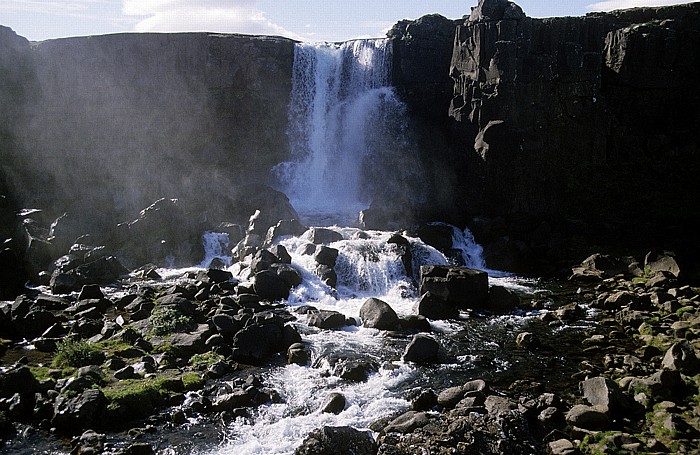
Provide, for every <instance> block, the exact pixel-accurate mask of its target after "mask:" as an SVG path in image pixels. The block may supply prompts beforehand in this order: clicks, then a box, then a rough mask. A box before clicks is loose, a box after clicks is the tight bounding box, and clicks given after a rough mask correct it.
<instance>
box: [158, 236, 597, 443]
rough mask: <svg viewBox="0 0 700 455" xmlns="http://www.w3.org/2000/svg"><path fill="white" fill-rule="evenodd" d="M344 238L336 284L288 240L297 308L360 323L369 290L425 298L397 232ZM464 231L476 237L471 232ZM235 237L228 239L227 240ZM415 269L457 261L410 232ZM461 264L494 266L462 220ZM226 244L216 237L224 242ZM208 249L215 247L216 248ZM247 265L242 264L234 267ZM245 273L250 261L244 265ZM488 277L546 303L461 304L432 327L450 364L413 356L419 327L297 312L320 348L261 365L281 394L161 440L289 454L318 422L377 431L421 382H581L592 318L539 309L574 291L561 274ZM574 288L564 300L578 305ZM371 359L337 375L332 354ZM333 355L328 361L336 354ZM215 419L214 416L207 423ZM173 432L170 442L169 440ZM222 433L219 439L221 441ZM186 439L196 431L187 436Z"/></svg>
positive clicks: (405, 310)
mask: <svg viewBox="0 0 700 455" xmlns="http://www.w3.org/2000/svg"><path fill="white" fill-rule="evenodd" d="M332 230H334V231H335V232H338V233H339V234H341V235H342V236H343V240H339V241H336V242H333V243H331V244H330V245H329V246H331V247H333V248H335V249H337V250H338V251H339V256H338V260H337V262H336V270H337V274H338V285H337V287H336V289H333V288H330V287H329V286H327V285H326V284H324V283H323V282H322V281H321V279H320V278H318V277H317V276H316V275H315V274H314V267H315V265H316V264H315V262H314V260H313V257H312V256H310V255H304V254H302V253H301V252H302V251H303V250H304V246H305V245H308V241H307V240H306V239H304V238H301V237H288V238H285V239H283V240H282V241H281V242H280V244H282V245H283V246H285V248H286V249H287V251H289V253H290V254H291V256H292V266H293V267H295V268H296V269H297V270H299V271H300V272H301V275H302V277H303V280H304V281H303V283H302V284H301V285H300V286H298V287H297V288H296V289H295V290H293V292H292V294H291V295H290V297H289V299H288V301H287V302H286V303H287V306H288V308H289V310H290V311H291V312H294V311H295V309H298V308H301V307H302V306H305V305H311V306H313V307H315V308H317V309H321V310H335V311H339V312H341V313H343V314H344V315H345V316H346V317H348V318H354V319H355V320H356V321H358V323H359V322H360V318H359V309H360V307H361V305H362V304H363V303H364V302H365V301H366V300H367V299H368V298H371V297H375V298H380V299H382V300H384V301H386V302H387V303H389V304H390V305H391V307H392V308H393V309H394V310H395V311H396V313H397V314H398V315H399V316H406V315H410V314H413V313H414V310H413V307H414V305H415V303H416V302H417V301H418V295H417V290H416V288H415V281H414V280H413V277H408V276H406V274H405V271H404V266H403V264H402V262H401V257H400V256H399V254H398V253H397V251H396V249H395V248H394V247H393V246H392V245H391V244H389V243H387V240H388V239H389V237H390V236H391V235H392V233H389V232H380V231H361V230H358V229H353V228H338V227H333V228H332ZM465 234H466V235H465ZM221 240H222V241H225V239H224V238H221ZM409 240H410V243H411V251H412V256H413V269H414V270H418V269H419V267H420V266H421V265H427V264H441V265H446V264H449V263H450V261H449V260H448V259H447V258H446V257H445V256H444V255H443V254H442V253H440V252H438V251H437V250H435V249H434V248H432V247H430V246H428V245H426V244H424V243H423V242H422V241H420V240H419V239H415V238H409ZM453 242H454V244H453V250H454V251H457V252H458V254H457V257H456V258H452V261H454V260H457V261H458V262H460V263H462V264H464V265H467V266H472V267H473V266H475V265H478V266H480V267H482V268H483V266H484V265H485V264H484V262H483V259H482V258H481V256H480V247H479V246H478V245H476V244H474V243H473V239H472V238H471V235H470V234H469V232H468V231H466V233H463V232H461V231H460V230H458V229H455V237H454V238H453ZM215 243H216V242H212V241H211V240H209V245H210V247H212V248H216V247H215ZM208 254H209V255H208V256H207V257H214V256H216V253H215V252H214V253H212V251H211V250H208ZM230 269H231V270H232V271H234V272H236V271H240V270H241V268H240V267H235V266H234V267H231V268H230ZM161 272H162V273H163V275H165V276H168V275H170V276H171V277H173V278H172V279H176V278H175V277H177V276H178V275H180V274H181V273H182V271H181V270H178V271H172V270H171V271H168V270H162V271H161ZM238 278H239V279H242V280H245V279H246V278H247V275H246V274H245V269H244V272H243V273H242V274H239V277H238ZM490 283H491V284H492V285H499V286H504V287H508V288H510V289H513V290H515V291H516V292H517V293H519V294H520V296H521V298H522V299H523V302H525V303H526V305H524V306H523V308H531V307H532V306H533V305H532V303H533V302H536V303H535V305H534V306H535V307H538V308H542V310H532V309H530V310H528V311H525V310H522V309H518V310H516V311H515V312H511V313H509V314H505V315H493V314H488V313H485V314H479V313H471V314H470V313H462V314H461V315H460V318H459V319H457V320H445V321H431V332H432V336H434V337H435V338H436V339H437V340H438V341H439V343H440V345H441V348H442V353H441V358H440V362H439V363H437V364H432V365H423V366H419V365H416V364H413V363H411V362H404V361H403V360H402V354H403V353H404V350H405V348H406V346H407V345H408V343H409V342H410V340H411V335H410V334H406V333H394V332H386V331H379V330H376V329H370V328H363V327H362V326H346V327H345V328H342V329H339V330H323V329H318V328H315V327H310V326H309V325H307V324H306V317H305V316H304V315H298V319H297V321H295V322H294V325H295V327H296V329H297V330H298V331H299V333H300V334H302V339H303V343H304V344H305V345H307V346H308V348H309V350H310V352H311V360H310V362H309V364H308V365H307V366H298V365H283V362H284V361H283V360H282V359H281V358H280V359H279V360H277V361H274V360H273V361H272V362H271V366H269V367H265V368H263V369H262V378H263V382H264V384H265V386H267V387H269V388H271V389H273V390H275V391H276V392H278V393H279V395H280V398H281V400H280V402H279V403H271V404H266V405H263V406H261V407H259V408H258V409H256V410H254V411H253V412H252V414H251V415H250V416H247V417H240V418H237V419H235V420H233V421H230V422H225V423H221V424H220V426H218V427H217V428H216V429H214V430H213V429H212V428H211V427H209V428H207V429H204V428H202V424H201V423H198V422H197V421H195V420H191V421H190V422H189V423H188V424H186V425H184V426H182V427H181V428H178V429H177V431H176V433H179V435H178V434H174V435H170V436H168V435H160V439H161V441H160V443H159V444H158V446H159V447H161V448H164V447H167V446H170V448H169V449H165V452H164V453H185V452H187V451H189V450H196V451H197V453H201V454H234V453H235V454H239V453H246V454H248V453H259V454H290V453H293V452H294V450H295V448H296V447H298V446H299V444H300V443H301V442H302V440H303V439H304V438H305V437H306V436H307V435H308V434H309V433H310V432H311V431H312V430H314V429H316V428H320V427H323V426H351V427H354V428H357V429H369V428H370V427H371V426H372V423H373V422H376V421H378V420H380V419H383V418H390V417H393V416H395V415H397V414H398V413H401V412H403V411H406V410H408V409H410V400H411V398H413V397H415V396H417V395H418V394H419V393H420V392H421V391H422V390H425V389H433V390H436V391H440V390H442V389H444V388H447V387H451V386H454V385H459V384H463V383H464V382H466V381H469V380H472V379H476V378H482V379H485V380H486V381H487V382H488V383H489V384H491V385H492V387H493V388H494V389H495V390H500V391H501V393H504V392H507V391H508V389H509V387H511V386H512V384H513V383H515V384H516V386H519V387H524V388H526V389H528V388H532V389H533V391H534V390H535V389H536V388H537V387H538V384H540V385H541V386H542V387H546V389H547V390H550V391H551V390H556V391H560V392H562V393H569V392H571V393H573V392H574V391H575V384H574V385H572V383H573V382H574V381H572V379H571V375H572V374H573V373H574V372H575V371H577V367H578V363H579V362H580V361H582V360H584V358H585V357H584V354H583V353H582V352H581V349H580V340H581V339H582V338H583V335H584V332H585V331H586V330H587V329H589V328H591V324H592V322H585V321H584V322H581V321H579V322H577V324H576V325H564V324H561V323H558V324H549V323H547V322H543V321H542V320H541V318H540V317H539V316H540V315H541V314H544V313H545V312H547V309H554V308H556V307H557V306H559V305H560V304H561V303H562V300H560V298H559V297H558V296H557V293H560V292H561V293H563V294H567V295H568V296H569V297H571V296H572V295H573V296H575V293H574V292H572V290H571V289H568V288H563V287H562V288H560V285H559V284H557V283H542V282H538V281H536V280H531V279H524V278H519V277H514V276H509V275H507V274H504V273H501V272H498V271H490ZM569 297H564V298H565V299H567V300H566V302H567V303H568V302H569V300H568V299H569ZM523 331H529V332H532V333H534V334H535V335H536V336H537V337H539V339H541V341H542V345H543V347H542V348H541V349H540V350H539V351H538V352H537V353H533V352H531V351H528V350H526V349H523V348H520V347H518V346H516V343H515V339H516V336H517V334H518V333H520V332H523ZM354 358H361V359H366V360H370V361H371V362H373V363H374V364H375V365H377V366H378V369H377V371H376V372H374V373H371V374H370V375H369V377H368V379H367V380H366V381H361V382H350V381H346V380H344V379H341V378H339V377H338V376H336V375H334V374H333V366H332V365H331V363H332V362H333V360H334V359H354ZM329 359H330V360H329ZM332 392H339V393H341V394H343V395H344V396H345V398H346V401H347V403H346V406H345V409H344V410H343V411H342V412H341V413H339V414H338V415H335V414H332V413H323V412H322V411H321V408H322V406H323V402H324V400H325V399H326V398H327V396H328V395H329V394H330V393H332ZM205 426H206V425H205ZM203 431H204V433H206V434H207V436H206V437H204V439H203V440H200V441H198V442H197V443H193V442H192V440H189V441H187V442H183V443H182V445H178V443H177V440H179V439H180V438H181V437H183V436H185V435H187V434H190V433H191V434H200V435H201V434H202V432H203ZM169 437H172V439H170V440H168V438H169ZM213 437H216V438H217V440H216V441H212V440H211V439H212V438H213ZM184 439H187V438H186V436H185V438H184Z"/></svg>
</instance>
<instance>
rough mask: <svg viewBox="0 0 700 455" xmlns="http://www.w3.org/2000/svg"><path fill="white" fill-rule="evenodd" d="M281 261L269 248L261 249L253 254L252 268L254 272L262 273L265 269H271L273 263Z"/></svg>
mask: <svg viewBox="0 0 700 455" xmlns="http://www.w3.org/2000/svg"><path fill="white" fill-rule="evenodd" d="M279 262H280V259H279V258H278V257H277V256H275V255H274V254H272V252H270V251H268V250H260V251H258V252H257V253H255V255H254V256H253V259H252V260H251V262H250V270H252V271H253V273H260V272H263V271H265V270H270V267H272V264H277V263H279Z"/></svg>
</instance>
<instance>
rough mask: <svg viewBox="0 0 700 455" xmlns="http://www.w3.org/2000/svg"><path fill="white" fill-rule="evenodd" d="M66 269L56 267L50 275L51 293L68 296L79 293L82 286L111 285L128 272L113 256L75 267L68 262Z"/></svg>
mask: <svg viewBox="0 0 700 455" xmlns="http://www.w3.org/2000/svg"><path fill="white" fill-rule="evenodd" d="M66 265H68V267H61V266H59V267H57V268H56V269H55V270H54V272H53V273H52V275H51V281H50V286H51V292H53V293H54V294H68V293H70V292H73V291H80V290H81V289H82V287H83V286H84V285H90V284H98V285H99V284H103V285H107V284H113V283H114V282H116V281H117V280H118V279H119V278H120V277H121V276H122V275H125V274H126V273H127V272H128V271H127V270H126V269H125V268H124V266H123V265H121V263H120V262H119V261H118V260H117V258H115V257H114V256H103V257H100V258H98V259H96V260H94V261H91V262H86V263H83V264H80V265H77V266H75V265H76V263H75V262H70V263H68V264H66Z"/></svg>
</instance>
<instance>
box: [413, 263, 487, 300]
mask: <svg viewBox="0 0 700 455" xmlns="http://www.w3.org/2000/svg"><path fill="white" fill-rule="evenodd" d="M426 292H430V293H432V294H433V295H434V296H437V297H440V298H442V299H443V300H444V301H445V302H446V303H447V304H448V305H449V306H451V307H453V308H455V309H469V308H472V309H474V308H486V307H487V306H488V293H489V282H488V274H487V273H486V272H483V271H481V270H473V269H468V268H465V267H451V266H438V265H424V266H422V267H421V269H420V293H421V294H424V293H426Z"/></svg>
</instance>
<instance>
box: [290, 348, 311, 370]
mask: <svg viewBox="0 0 700 455" xmlns="http://www.w3.org/2000/svg"><path fill="white" fill-rule="evenodd" d="M309 359H310V356H309V352H308V351H307V350H306V347H305V346H304V345H303V344H302V343H293V344H292V345H290V346H289V348H287V363H288V364H290V365H291V364H296V365H301V366H304V365H306V364H307V363H309Z"/></svg>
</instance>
